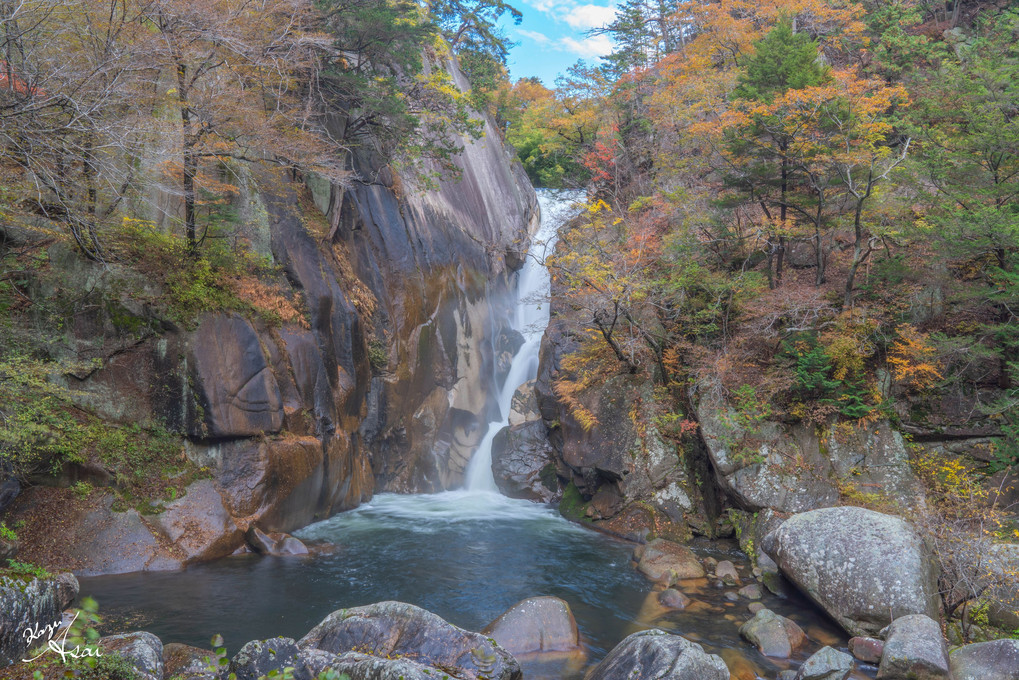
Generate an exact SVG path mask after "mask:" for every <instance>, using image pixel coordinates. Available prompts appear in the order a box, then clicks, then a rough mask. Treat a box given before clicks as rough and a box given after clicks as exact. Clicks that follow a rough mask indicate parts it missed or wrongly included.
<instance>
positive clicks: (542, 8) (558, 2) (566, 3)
mask: <svg viewBox="0 0 1019 680" xmlns="http://www.w3.org/2000/svg"><path fill="white" fill-rule="evenodd" d="M527 4H528V5H530V6H531V7H533V8H534V9H536V10H538V11H539V12H548V13H549V14H562V13H563V12H565V11H567V10H569V9H570V8H572V7H573V6H574V5H576V4H577V3H576V1H575V0H527Z"/></svg>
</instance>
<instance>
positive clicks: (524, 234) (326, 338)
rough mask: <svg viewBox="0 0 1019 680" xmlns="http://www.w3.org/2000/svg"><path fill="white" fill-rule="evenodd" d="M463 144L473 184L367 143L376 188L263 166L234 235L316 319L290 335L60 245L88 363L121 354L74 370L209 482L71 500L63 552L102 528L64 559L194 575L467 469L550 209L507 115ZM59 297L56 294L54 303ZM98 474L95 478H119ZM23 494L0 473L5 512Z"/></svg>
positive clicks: (90, 390)
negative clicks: (81, 297) (265, 540)
mask: <svg viewBox="0 0 1019 680" xmlns="http://www.w3.org/2000/svg"><path fill="white" fill-rule="evenodd" d="M449 68H451V69H452V70H453V71H454V73H455V74H456V78H458V79H460V80H459V82H461V84H465V81H463V79H462V76H461V75H460V74H459V72H458V71H457V69H456V66H455V65H452V64H450V65H449ZM462 141H463V152H462V153H461V154H459V156H458V157H457V158H455V159H453V162H454V163H455V164H456V165H457V166H458V167H459V170H460V173H459V177H458V178H457V179H444V180H440V181H439V182H438V183H437V184H434V185H433V184H431V183H430V182H426V180H424V179H423V178H418V177H415V176H413V175H412V174H411V173H408V174H407V175H406V176H402V177H400V176H396V175H395V174H394V173H393V171H392V170H391V169H390V168H389V167H388V166H387V167H379V162H380V161H379V160H378V159H377V158H374V157H369V156H368V155H364V154H362V155H358V154H355V157H353V158H351V159H349V160H350V165H351V169H352V171H353V172H355V173H357V174H359V175H361V176H364V177H372V178H373V180H372V181H371V182H363V183H362V182H355V183H352V184H351V185H350V186H342V187H341V186H338V185H330V184H329V183H327V182H324V181H322V180H321V179H320V178H317V177H314V176H311V177H308V178H305V181H304V182H296V181H294V177H293V176H290V175H286V174H284V173H276V172H273V171H270V170H266V169H260V170H256V171H252V172H248V171H246V170H245V171H243V172H242V173H241V174H242V175H243V176H242V177H241V178H240V179H241V180H242V181H241V182H240V186H239V195H238V196H237V198H236V205H235V206H233V207H234V208H236V209H237V210H238V214H239V217H240V219H239V220H238V223H237V225H236V227H235V229H236V234H235V236H236V238H237V239H239V240H243V241H245V242H247V243H249V244H250V245H251V248H252V250H253V251H254V252H255V253H256V254H257V255H259V256H261V257H263V258H265V259H266V260H267V261H268V262H271V263H272V264H273V265H275V266H276V267H277V268H278V271H279V272H280V273H279V274H272V275H267V276H276V280H274V281H273V282H272V283H273V285H275V286H277V287H278V288H280V289H281V290H283V291H284V292H285V293H286V295H287V296H288V298H289V299H292V300H293V301H294V304H295V305H296V307H297V311H298V312H300V316H298V317H296V318H294V317H288V318H289V320H288V321H286V322H282V323H280V324H278V325H268V324H266V323H265V322H263V321H262V320H261V319H260V318H258V317H257V316H255V315H242V314H240V313H234V312H228V311H212V312H209V313H207V314H205V315H203V316H201V317H200V318H198V319H195V322H194V324H193V325H191V326H186V325H182V324H178V323H175V322H173V321H171V320H170V319H168V318H164V317H163V316H160V313H157V312H156V311H154V308H152V307H151V305H149V304H147V303H146V302H145V301H146V300H151V299H158V298H159V297H160V294H161V291H159V290H157V289H156V284H154V283H153V282H152V281H149V280H146V278H145V277H144V276H143V275H141V274H140V273H139V272H135V271H132V270H130V269H129V268H128V267H126V266H123V265H113V266H111V267H105V266H100V265H95V264H93V263H89V262H86V261H84V260H83V259H82V258H80V257H77V256H76V255H75V254H74V253H72V252H71V251H70V250H69V249H68V248H66V247H64V246H62V245H59V244H58V245H55V246H52V247H50V249H49V252H50V254H51V260H53V261H54V268H55V269H59V270H60V272H61V276H62V279H61V287H60V290H64V289H65V288H68V289H73V288H74V286H78V287H79V288H83V289H87V290H89V292H90V293H95V295H97V296H100V297H101V298H102V300H104V301H105V303H104V305H105V306H104V305H93V307H95V309H90V311H89V316H88V318H84V317H82V318H81V319H78V318H76V319H75V321H74V323H72V324H70V325H69V331H68V337H67V338H66V345H67V347H68V348H70V349H69V350H68V355H69V358H87V359H91V358H93V357H97V358H99V359H101V360H102V361H101V366H99V367H98V368H94V369H89V371H88V372H86V373H83V374H81V375H75V376H68V377H67V378H66V380H67V382H68V386H69V387H72V388H73V389H74V394H75V395H76V397H75V399H76V400H77V402H78V403H79V405H80V406H81V407H82V408H83V409H86V410H88V411H90V412H91V413H94V414H96V415H97V416H99V417H100V418H103V419H105V420H107V421H109V422H112V423H119V424H139V425H142V426H148V425H156V424H160V425H163V426H165V427H166V428H168V429H169V430H170V431H172V432H174V433H178V434H180V435H182V436H183V437H184V438H185V447H184V448H185V453H186V455H187V457H188V458H189V459H190V460H191V461H192V463H193V464H194V466H196V467H200V468H205V469H207V470H208V473H209V477H210V478H209V479H207V480H202V481H200V482H197V483H195V484H192V485H191V486H190V487H189V488H188V489H187V493H186V494H183V495H181V496H180V497H179V498H176V499H175V500H173V501H172V502H169V503H165V504H164V505H165V507H156V508H154V510H155V512H154V513H153V514H151V515H149V514H148V509H147V508H141V509H142V510H143V511H145V514H143V515H138V514H137V513H134V511H127V512H122V511H119V508H117V510H114V507H111V506H112V499H110V498H109V497H107V496H103V494H102V493H100V494H98V495H99V496H100V498H102V499H103V500H102V503H101V506H102V507H92V506H93V505H94V503H91V502H90V503H89V504H88V505H89V506H90V507H87V508H86V507H82V508H80V509H68V512H67V513H66V514H67V515H68V516H70V518H69V519H68V520H67V521H66V522H63V523H61V525H60V527H59V529H57V530H60V531H65V532H66V533H67V536H66V540H63V539H61V540H58V541H55V542H54V543H55V544H66V545H72V544H74V543H76V542H77V541H78V539H79V538H80V537H81V536H84V535H86V534H89V533H93V532H92V531H91V528H92V527H93V526H99V527H100V529H99V530H98V531H97V532H94V533H96V534H97V535H96V536H94V537H86V539H85V541H84V543H85V545H83V546H80V547H76V548H74V549H73V551H70V550H69V551H68V552H66V554H47V555H45V557H46V558H47V560H48V563H50V564H58V565H59V564H61V563H64V564H67V565H68V566H70V567H73V568H74V569H78V570H80V571H81V572H82V573H88V574H98V573H112V572H122V571H134V570H142V569H167V568H177V567H180V566H181V565H184V564H189V563H192V562H200V561H205V560H209V559H214V558H216V557H221V556H224V555H228V554H230V553H231V552H233V551H234V550H236V549H237V548H239V547H240V546H242V545H243V543H244V540H243V535H244V533H245V532H247V531H248V529H249V528H250V527H252V526H254V527H257V528H258V529H259V530H260V531H262V532H265V533H267V534H271V533H277V532H291V531H294V530H296V529H298V528H300V527H302V526H305V525H307V524H308V523H310V522H312V521H315V520H317V519H324V518H326V517H328V516H330V515H332V514H334V513H336V512H339V511H341V510H344V509H349V508H352V507H355V506H357V505H358V504H359V503H361V502H363V501H364V500H366V499H368V498H370V497H371V495H372V494H373V493H374V492H375V490H377V489H382V490H389V491H400V492H434V491H439V490H442V489H448V488H451V487H454V486H456V485H458V484H459V483H460V482H461V481H462V479H463V473H464V469H465V467H466V464H467V462H468V460H469V458H470V456H471V455H472V453H473V451H474V449H475V447H476V445H477V443H478V442H479V441H480V439H481V438H482V436H483V435H484V433H485V428H486V425H487V423H488V422H489V421H490V420H491V416H492V414H493V410H494V409H495V408H496V404H495V403H494V399H493V398H492V396H491V395H492V393H493V390H492V389H491V388H492V383H493V380H494V377H493V376H495V375H496V374H497V368H498V367H497V364H498V357H497V356H496V354H497V350H496V348H504V349H505V348H509V347H512V345H513V342H514V340H515V338H514V337H511V336H513V335H514V334H513V332H512V331H511V330H510V329H509V327H508V325H507V323H506V322H505V321H504V319H506V318H507V317H508V314H507V306H508V304H509V303H510V302H511V287H512V283H513V281H512V273H513V269H514V268H515V267H518V266H519V265H520V263H521V262H522V253H523V251H524V249H525V248H526V246H527V242H528V237H529V234H530V233H531V232H532V231H533V229H534V228H535V227H536V225H537V221H538V218H539V215H538V207H537V200H536V196H535V194H534V191H533V189H532V188H531V186H530V183H529V182H528V180H527V177H526V174H525V173H524V172H523V169H522V168H521V167H520V165H519V163H518V162H517V161H516V160H515V159H514V158H513V157H512V154H511V153H510V152H509V151H508V150H507V149H506V148H504V146H503V144H502V142H501V137H500V135H499V134H498V132H497V131H496V130H495V129H494V128H493V127H492V125H491V123H490V122H486V134H485V135H484V136H483V137H482V138H480V139H477V140H469V139H464V140H462ZM365 154H367V152H365ZM362 156H363V157H362ZM57 260H59V261H57ZM57 294H58V287H56V286H55V285H48V287H47V286H46V285H42V284H40V295H57ZM60 294H66V291H64V292H63V293H60ZM125 319H126V321H125ZM517 340H518V338H517ZM94 472H95V477H96V480H95V481H96V485H98V486H105V485H112V484H115V483H116V480H112V479H110V478H109V475H108V474H107V475H106V476H105V477H103V475H102V471H101V470H99V471H94ZM18 490H19V489H18V488H17V487H16V482H13V481H12V480H8V479H7V477H6V475H5V474H3V473H2V472H0V504H3V505H6V504H8V503H10V502H11V501H12V500H13V499H14V497H15V496H18ZM39 493H40V492H39V491H38V489H37V488H32V489H29V490H28V491H26V492H22V493H21V494H20V496H18V498H17V500H14V503H13V506H12V508H10V512H11V513H12V519H14V520H15V521H16V520H17V519H19V518H26V519H29V520H32V516H31V514H30V513H27V512H26V508H28V507H31V506H33V505H34V504H38V498H37V496H38V494H39ZM83 505H85V504H83ZM62 514H63V513H62ZM76 517H77V518H80V520H81V521H78V519H76ZM86 526H88V527H89V529H90V531H82V529H83V528H84V527H86ZM31 532H32V527H29V531H28V532H27V533H31ZM72 535H73V540H72ZM71 552H73V554H71ZM32 557H33V556H32V555H29V556H28V558H29V559H32Z"/></svg>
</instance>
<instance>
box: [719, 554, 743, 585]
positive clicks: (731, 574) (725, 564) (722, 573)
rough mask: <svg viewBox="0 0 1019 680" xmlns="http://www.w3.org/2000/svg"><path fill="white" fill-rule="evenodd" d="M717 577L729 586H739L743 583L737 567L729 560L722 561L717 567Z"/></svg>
mask: <svg viewBox="0 0 1019 680" xmlns="http://www.w3.org/2000/svg"><path fill="white" fill-rule="evenodd" d="M715 577H716V578H717V579H718V580H719V581H721V582H722V583H724V584H725V585H727V586H738V585H740V583H741V582H740V578H739V572H738V571H736V565H735V564H733V563H732V562H731V561H729V560H722V561H721V562H719V563H718V564H717V565H715Z"/></svg>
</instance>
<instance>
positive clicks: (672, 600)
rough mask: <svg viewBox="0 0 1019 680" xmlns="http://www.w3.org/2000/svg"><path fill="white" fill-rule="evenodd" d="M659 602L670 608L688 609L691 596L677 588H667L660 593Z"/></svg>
mask: <svg viewBox="0 0 1019 680" xmlns="http://www.w3.org/2000/svg"><path fill="white" fill-rule="evenodd" d="M658 602H659V603H661V605H662V606H663V607H668V608H669V609H686V608H687V607H689V606H690V598H689V597H687V596H686V595H685V594H683V592H682V591H680V590H676V589H675V588H666V589H665V590H663V591H662V592H660V593H658Z"/></svg>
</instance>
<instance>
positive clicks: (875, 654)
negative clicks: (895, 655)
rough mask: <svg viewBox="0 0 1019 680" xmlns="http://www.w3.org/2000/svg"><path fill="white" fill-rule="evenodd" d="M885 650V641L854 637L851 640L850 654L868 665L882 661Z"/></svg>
mask: <svg viewBox="0 0 1019 680" xmlns="http://www.w3.org/2000/svg"><path fill="white" fill-rule="evenodd" d="M884 648H885V643H884V641H882V640H878V639H876V638H871V637H854V638H850V639H849V653H850V654H852V655H853V656H855V657H856V658H857V659H859V660H860V661H863V662H866V663H877V662H878V661H880V660H881V653H882V652H883V651H884Z"/></svg>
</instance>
